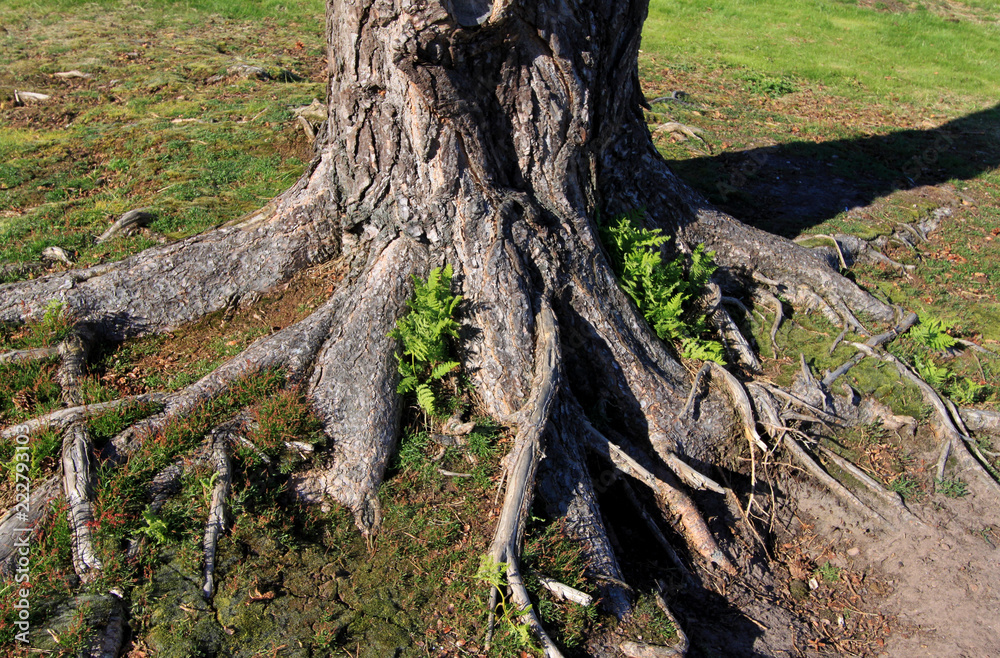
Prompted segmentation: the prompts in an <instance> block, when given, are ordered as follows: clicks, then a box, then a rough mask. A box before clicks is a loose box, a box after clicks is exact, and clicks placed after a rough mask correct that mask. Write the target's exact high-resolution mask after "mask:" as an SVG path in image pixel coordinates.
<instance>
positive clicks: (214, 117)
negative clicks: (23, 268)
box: [0, 2, 324, 265]
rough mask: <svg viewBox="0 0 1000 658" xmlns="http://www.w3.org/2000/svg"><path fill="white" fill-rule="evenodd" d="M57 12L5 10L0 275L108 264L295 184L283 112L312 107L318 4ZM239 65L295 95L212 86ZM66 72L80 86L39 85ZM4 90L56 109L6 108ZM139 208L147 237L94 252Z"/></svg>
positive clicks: (300, 152)
mask: <svg viewBox="0 0 1000 658" xmlns="http://www.w3.org/2000/svg"><path fill="white" fill-rule="evenodd" d="M55 4H59V5H60V6H61V10H60V11H58V12H52V13H48V14H47V17H46V18H42V17H41V14H40V12H39V11H38V5H37V3H27V2H23V3H22V2H13V3H7V7H5V9H4V18H3V19H2V23H3V25H4V26H5V28H6V29H4V30H3V31H2V32H0V44H2V46H0V71H2V73H0V109H2V110H3V118H2V120H0V121H2V124H3V126H4V130H3V135H2V136H0V162H2V163H3V164H2V165H0V208H2V209H3V211H2V212H0V261H21V260H24V261H37V260H38V258H39V257H40V254H41V252H42V250H43V249H45V248H46V247H48V246H53V245H54V246H60V247H62V248H64V249H66V250H67V251H68V252H70V254H71V255H72V257H73V259H74V260H75V261H76V262H78V263H80V264H84V265H86V264H94V263H99V262H106V261H108V260H117V259H120V258H122V257H124V256H127V255H130V254H132V253H136V252H137V251H140V250H142V249H144V248H146V247H149V246H151V245H153V244H156V242H155V239H156V237H157V236H164V237H166V238H169V239H176V238H180V237H185V236H188V235H192V234H195V233H198V232H201V231H203V230H205V229H206V228H209V227H211V226H215V225H218V224H221V223H224V222H226V221H229V220H231V219H235V218H237V217H239V216H240V215H242V214H243V213H246V212H248V211H250V210H254V209H256V208H258V207H260V206H261V205H263V204H264V203H265V202H266V201H267V200H269V199H270V198H272V197H273V196H275V195H276V194H278V193H279V192H281V191H283V190H284V189H286V188H287V187H288V186H289V185H290V184H291V183H292V182H294V181H295V180H296V179H297V177H298V176H299V174H300V173H301V172H302V170H303V168H304V166H305V164H304V163H305V162H306V161H308V160H309V159H310V157H311V149H310V147H309V144H308V143H307V140H306V139H305V137H304V135H303V134H302V133H301V130H300V129H298V128H297V126H296V125H295V124H294V122H293V121H292V119H293V117H292V115H291V112H290V110H289V108H290V107H294V106H297V105H304V104H308V103H309V102H310V101H311V100H312V99H313V98H314V97H321V96H322V95H323V87H324V80H323V77H322V60H323V55H324V52H323V48H322V46H321V45H320V44H321V42H320V39H321V35H322V19H321V12H322V9H321V5H317V4H315V3H297V4H296V5H295V6H294V7H292V6H289V5H287V4H281V5H279V4H278V3H271V2H264V3H235V4H232V3H231V4H226V3H221V2H220V3H212V2H205V3H197V2H194V3H185V4H183V5H177V4H175V3H165V2H154V3H152V4H148V3H147V4H146V5H144V9H143V11H142V12H137V11H136V9H135V8H134V7H131V6H125V5H122V4H121V3H118V2H104V3H100V6H101V10H100V11H99V12H97V13H95V12H94V8H95V6H94V5H93V4H85V3H76V2H64V3H58V2H57V3H55ZM46 6H48V5H46ZM279 6H280V7H282V8H283V9H282V10H281V11H279V10H278V8H279ZM265 16H266V17H267V20H262V19H263V18H264V17H265ZM249 21H260V23H253V22H249ZM74 25H75V26H79V30H78V28H77V27H72V26H74ZM84 26H85V29H84ZM307 43H308V44H310V45H308V46H307V45H306V44H307ZM236 62H249V63H255V64H259V65H261V66H264V67H265V68H269V69H273V70H288V71H292V72H295V73H296V74H297V75H299V76H301V77H302V81H300V82H274V81H269V82H263V81H256V80H254V81H249V80H238V79H226V80H223V81H220V82H214V83H212V82H208V80H209V78H210V77H211V76H214V75H218V74H220V73H224V72H225V70H226V68H227V67H228V66H230V65H232V64H233V63H236ZM66 70H79V71H83V72H84V73H86V74H88V75H91V76H92V78H90V79H87V80H75V81H67V82H64V81H61V80H58V79H56V78H52V77H51V74H53V73H55V72H58V71H66ZM14 88H20V89H29V88H30V89H32V90H35V91H42V92H45V93H48V94H50V95H52V97H53V98H52V100H51V101H50V102H48V103H46V104H45V105H39V106H30V107H25V108H15V109H12V108H11V107H10V103H11V98H12V93H13V89H14ZM141 207H146V208H151V209H152V212H154V213H155V215H156V220H155V221H154V222H153V223H152V225H151V226H150V227H149V229H150V232H149V233H146V234H141V235H136V236H132V237H124V238H119V239H115V240H112V241H110V242H108V243H105V244H101V245H98V244H96V243H95V241H94V237H95V236H97V235H100V234H101V233H102V232H103V231H104V230H105V229H106V228H107V226H108V225H109V223H110V222H111V221H113V220H114V219H116V218H117V217H118V216H119V215H121V214H122V213H124V212H126V211H127V210H132V209H135V208H141Z"/></svg>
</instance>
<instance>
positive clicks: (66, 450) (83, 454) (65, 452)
mask: <svg viewBox="0 0 1000 658" xmlns="http://www.w3.org/2000/svg"><path fill="white" fill-rule="evenodd" d="M59 353H60V355H61V356H62V366H61V367H60V368H59V375H58V378H59V384H60V386H61V387H62V399H63V402H64V403H65V404H66V405H69V406H80V405H81V404H82V403H83V396H82V395H81V394H80V380H81V379H83V366H84V363H85V362H86V359H87V343H86V341H84V339H83V336H81V335H80V334H79V333H76V332H74V333H72V334H70V335H69V336H68V337H67V338H66V340H64V341H63V343H62V344H61V345H60V346H59ZM93 450H94V444H93V441H91V440H90V433H89V432H88V431H87V426H86V425H85V424H84V422H83V419H78V420H76V421H75V422H72V423H70V425H69V427H68V428H67V429H66V432H65V434H63V445H62V470H63V490H64V491H65V494H66V503H67V505H68V509H67V511H66V514H67V518H68V520H69V528H70V532H71V534H72V548H73V569H74V571H76V574H77V575H78V576H79V577H80V580H81V581H83V582H87V581H89V580H91V579H92V578H93V575H94V572H96V571H98V570H100V569H101V567H102V565H101V560H100V558H99V557H97V553H96V552H95V551H94V542H93V537H92V531H91V526H92V525H93V520H94V511H93V505H92V503H91V499H92V498H93V493H94V492H93V477H94V474H93V464H92V463H91V454H92V453H93Z"/></svg>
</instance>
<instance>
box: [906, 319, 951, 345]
mask: <svg viewBox="0 0 1000 658" xmlns="http://www.w3.org/2000/svg"><path fill="white" fill-rule="evenodd" d="M948 329H950V327H949V326H948V325H946V324H945V323H944V322H942V321H941V320H937V319H934V318H927V319H921V320H920V324H918V325H917V326H915V327H913V328H911V329H910V333H909V336H910V338H912V339H913V340H914V341H915V342H916V343H917V344H919V345H923V346H924V347H926V348H928V349H932V350H935V351H937V352H940V351H941V350H946V349H948V348H949V347H952V346H954V345H955V344H956V343H957V342H958V341H956V340H955V339H954V338H952V337H951V336H949V335H948V333H947V331H948Z"/></svg>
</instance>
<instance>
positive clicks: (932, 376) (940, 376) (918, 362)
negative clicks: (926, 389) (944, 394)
mask: <svg viewBox="0 0 1000 658" xmlns="http://www.w3.org/2000/svg"><path fill="white" fill-rule="evenodd" d="M913 365H914V366H916V368H917V374H919V375H920V376H921V377H923V379H924V381H926V382H927V383H928V384H930V385H931V386H933V387H934V388H940V387H942V386H944V384H945V383H946V382H947V381H948V378H949V377H950V376H951V373H950V372H948V369H947V368H945V367H943V366H938V365H935V364H934V362H933V361H931V360H930V359H926V358H924V357H922V356H920V355H919V354H918V355H917V356H914V357H913Z"/></svg>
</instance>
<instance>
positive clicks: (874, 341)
mask: <svg viewBox="0 0 1000 658" xmlns="http://www.w3.org/2000/svg"><path fill="white" fill-rule="evenodd" d="M916 323H917V314H916V313H908V314H907V315H906V317H905V318H904V319H903V321H902V322H900V323H899V324H898V325H896V326H895V327H893V328H892V329H890V330H889V331H887V332H885V333H882V334H879V335H877V336H872V337H871V338H869V339H868V340H866V341H865V346H866V347H868V348H870V349H875V348H876V347H881V346H882V345H885V344H886V343H889V342H891V341H893V340H895V339H896V337H897V336H901V335H903V334H905V333H906V332H907V331H909V330H910V327H912V326H913V325H914V324H916ZM865 356H867V354H866V353H865V352H864V351H859V352H858V353H857V354H855V355H854V356H853V357H851V358H850V359H848V360H847V361H845V362H844V363H842V364H841V365H840V366H839V367H837V368H835V369H834V370H833V371H831V372H829V373H827V374H826V376H824V377H823V386H826V387H828V388H829V387H830V386H831V385H832V384H833V382H835V381H837V379H839V378H840V377H841V376H842V375H844V374H846V373H847V371H848V370H850V369H851V368H853V367H854V366H856V365H858V364H859V363H861V361H862V359H864V358H865Z"/></svg>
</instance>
